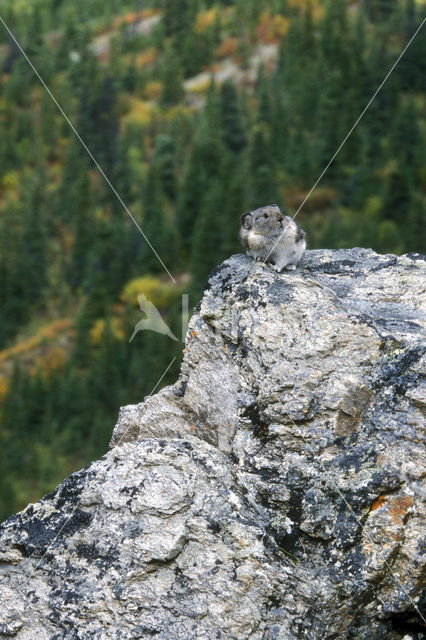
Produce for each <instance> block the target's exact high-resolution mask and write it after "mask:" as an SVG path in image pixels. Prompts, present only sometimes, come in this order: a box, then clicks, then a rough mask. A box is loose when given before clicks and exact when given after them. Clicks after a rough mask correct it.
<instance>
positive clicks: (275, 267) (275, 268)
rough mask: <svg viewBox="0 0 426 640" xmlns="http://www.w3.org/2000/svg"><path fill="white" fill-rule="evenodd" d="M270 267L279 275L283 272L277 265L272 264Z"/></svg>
mask: <svg viewBox="0 0 426 640" xmlns="http://www.w3.org/2000/svg"><path fill="white" fill-rule="evenodd" d="M269 266H270V267H271V269H273V270H274V271H276V272H277V273H280V272H281V269H280V268H279V267H278V266H277V265H276V264H272V263H270V264H269Z"/></svg>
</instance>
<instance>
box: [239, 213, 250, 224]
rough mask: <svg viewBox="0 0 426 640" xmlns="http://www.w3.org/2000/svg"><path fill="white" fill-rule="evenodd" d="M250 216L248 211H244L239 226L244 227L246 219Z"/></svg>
mask: <svg viewBox="0 0 426 640" xmlns="http://www.w3.org/2000/svg"><path fill="white" fill-rule="evenodd" d="M249 215H250V211H246V212H245V213H243V215H242V216H241V225H242V226H244V222H245V221H246V218H247V217H248V216H249Z"/></svg>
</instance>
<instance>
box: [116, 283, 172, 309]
mask: <svg viewBox="0 0 426 640" xmlns="http://www.w3.org/2000/svg"><path fill="white" fill-rule="evenodd" d="M140 293H143V294H144V295H145V296H146V297H147V299H148V300H149V301H150V302H152V304H153V305H155V306H156V307H157V308H158V309H164V307H167V306H169V305H170V304H172V303H173V302H174V301H175V300H176V298H177V297H178V295H179V293H180V291H179V289H177V287H176V286H175V285H174V284H173V283H170V284H169V283H168V282H164V281H163V280H160V278H155V277H154V276H142V277H141V278H135V279H134V280H130V282H128V283H127V284H126V286H125V287H124V289H123V292H122V293H121V295H120V298H121V300H122V301H123V302H127V303H130V304H132V305H133V306H134V307H138V306H139V303H138V295H139V294H140Z"/></svg>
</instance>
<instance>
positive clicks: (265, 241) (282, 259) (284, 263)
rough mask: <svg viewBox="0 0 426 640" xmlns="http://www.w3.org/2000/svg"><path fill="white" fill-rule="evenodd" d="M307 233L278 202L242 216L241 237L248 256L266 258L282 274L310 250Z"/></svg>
mask: <svg viewBox="0 0 426 640" xmlns="http://www.w3.org/2000/svg"><path fill="white" fill-rule="evenodd" d="M305 238H306V234H305V232H304V231H303V229H301V228H300V227H299V225H298V224H296V223H295V222H294V221H293V220H292V219H291V218H290V217H289V216H283V214H282V213H281V211H280V208H279V207H278V205H276V204H271V205H268V206H267V207H261V208H260V209H255V210H254V211H249V212H248V213H244V214H243V215H242V216H241V229H240V240H241V243H242V245H243V246H244V247H245V249H246V253H247V255H248V256H251V257H252V258H255V259H256V260H266V262H268V263H269V264H270V265H271V267H272V269H274V270H275V271H278V273H280V272H281V271H282V270H283V269H285V267H289V268H292V269H295V268H296V264H297V263H298V262H299V261H300V260H301V259H302V257H303V254H304V253H305V249H306V239H305Z"/></svg>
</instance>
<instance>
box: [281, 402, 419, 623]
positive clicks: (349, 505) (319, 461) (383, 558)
mask: <svg viewBox="0 0 426 640" xmlns="http://www.w3.org/2000/svg"><path fill="white" fill-rule="evenodd" d="M286 415H287V417H288V418H289V419H290V420H291V422H292V423H293V425H294V426H295V427H296V429H297V431H298V433H299V435H300V436H301V437H302V439H303V441H304V442H305V444H306V445H307V446H308V447H309V449H310V450H311V452H312V453H313V454H314V456H315V459H316V460H317V461H318V464H319V465H320V467H321V469H322V470H323V472H324V475H325V476H326V477H327V475H328V474H327V469H326V468H325V467H324V465H323V463H322V461H321V459H320V457H319V456H317V454H316V451H315V450H314V449H313V448H312V447H311V446H310V444H309V442H308V441H307V439H306V438H305V436H304V435H303V433H302V431H301V429H299V427H298V426H297V424H296V423H295V422H294V420H293V418H292V417H291V416H289V415H288V414H286ZM332 487H333V488H334V489H335V490H336V491H337V493H338V494H339V496H340V497H341V499H342V500H343V502H344V503H345V505H346V506H347V507H348V509H349V511H350V512H351V514H352V515H353V517H354V518H355V520H356V521H357V522H358V524H359V525H360V527H361V531H362V533H363V535H364V536H365V537H366V538H367V540H368V541H369V542H371V543H373V544H375V543H374V540H373V538H371V537H370V536H369V535H367V533H366V531H365V525H363V524H362V521H361V519H360V518H358V516H357V515H356V513H355V511H354V510H353V508H352V506H351V504H350V503H349V502H348V501H347V500H346V498H345V496H344V495H343V493H342V492H341V491H340V489H339V487H338V486H337V484H335V483H334V482H333V483H332ZM377 553H378V555H379V556H380V557H381V559H382V560H383V562H384V563H385V565H386V566H387V568H388V569H389V572H390V574H391V575H392V577H393V579H394V580H395V582H397V583H398V585H399V586H400V587H401V589H402V590H403V592H404V593H405V595H406V596H407V598H408V599H409V601H410V602H411V604H412V605H413V607H414V609H415V610H416V611H417V613H418V614H419V616H420V618H421V619H422V620H423V622H424V623H425V625H426V618H424V616H423V615H422V613H421V612H420V609H419V608H418V607H417V605H416V603H415V602H414V600H413V599H412V598H411V596H410V594H409V593H408V592H407V590H406V589H405V587H404V585H403V584H402V582H401V581H400V580H398V578H397V577H396V576H395V574H394V572H393V571H392V567H391V566H390V564H389V562H388V561H387V560H386V558H385V557H384V555H383V554H382V553H381V551H380V550H378V551H377Z"/></svg>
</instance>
